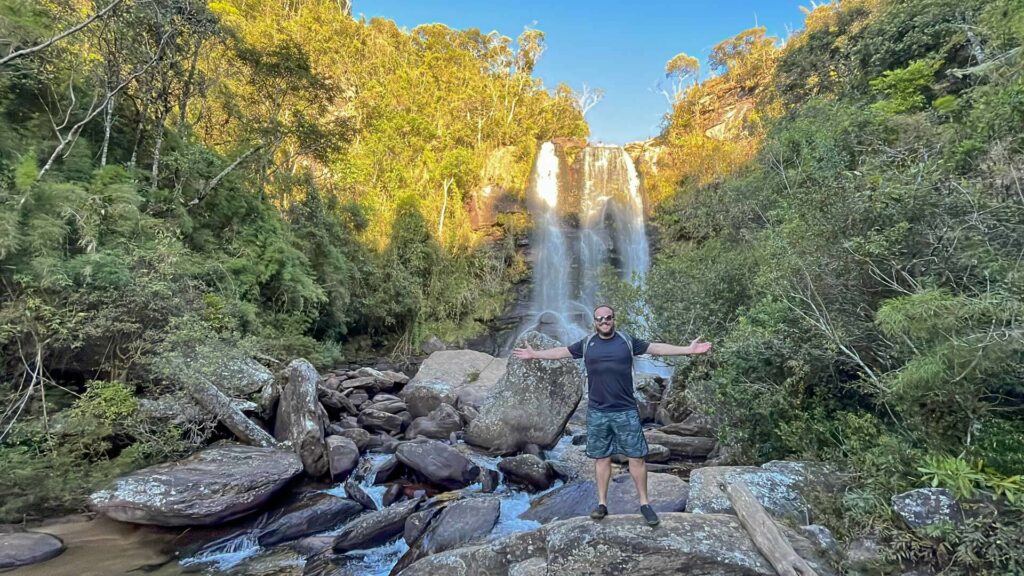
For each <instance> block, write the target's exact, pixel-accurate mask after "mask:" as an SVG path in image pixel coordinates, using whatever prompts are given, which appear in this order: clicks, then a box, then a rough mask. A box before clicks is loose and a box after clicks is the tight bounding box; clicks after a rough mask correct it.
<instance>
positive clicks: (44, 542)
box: [0, 532, 64, 570]
mask: <svg viewBox="0 0 1024 576" xmlns="http://www.w3.org/2000/svg"><path fill="white" fill-rule="evenodd" d="M62 552H64V543H63V542H61V540H60V538H57V537H56V536H51V535H49V534H43V533H42V532H8V533H6V534H0V570H8V569H11V568H17V567H18V566H27V565H29V564H35V563H37V562H42V561H44V560H49V559H50V558H53V557H55V556H59V555H60V554H61V553H62Z"/></svg>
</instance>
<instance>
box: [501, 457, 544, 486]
mask: <svg viewBox="0 0 1024 576" xmlns="http://www.w3.org/2000/svg"><path fill="white" fill-rule="evenodd" d="M498 470H500V471H501V473H502V474H504V475H505V480H506V481H507V482H510V483H512V484H519V485H521V486H525V487H526V488H528V489H529V490H533V491H541V490H547V489H548V488H549V487H550V486H551V483H552V482H553V481H554V480H555V471H554V470H552V469H551V465H550V464H548V463H547V462H545V461H543V460H541V459H540V458H538V457H536V456H534V455H533V454H520V455H519V456H513V457H511V458H503V459H502V460H501V462H498Z"/></svg>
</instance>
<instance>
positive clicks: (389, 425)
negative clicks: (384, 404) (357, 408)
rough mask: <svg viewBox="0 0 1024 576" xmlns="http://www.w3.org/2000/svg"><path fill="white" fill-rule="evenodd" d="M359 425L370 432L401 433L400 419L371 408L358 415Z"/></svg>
mask: <svg viewBox="0 0 1024 576" xmlns="http://www.w3.org/2000/svg"><path fill="white" fill-rule="evenodd" d="M358 422H359V425H360V426H362V427H363V428H365V429H367V430H369V431H370V432H387V433H388V434H398V433H399V432H401V431H402V417H401V416H397V415H395V414H389V413H387V412H382V411H380V410H374V409H373V408H366V409H364V410H363V411H362V412H360V413H359V419H358Z"/></svg>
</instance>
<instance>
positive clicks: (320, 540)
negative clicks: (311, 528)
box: [288, 536, 334, 558]
mask: <svg viewBox="0 0 1024 576" xmlns="http://www.w3.org/2000/svg"><path fill="white" fill-rule="evenodd" d="M332 544H334V536H308V537H306V538H299V539H298V540H295V541H294V542H289V543H288V547H289V548H291V549H292V550H295V551H296V552H298V553H299V555H300V556H302V557H304V558H309V557H310V556H313V555H315V554H320V553H322V552H325V551H327V550H330V549H331V545H332Z"/></svg>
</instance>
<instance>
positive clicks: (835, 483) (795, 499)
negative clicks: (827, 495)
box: [686, 460, 840, 524]
mask: <svg viewBox="0 0 1024 576" xmlns="http://www.w3.org/2000/svg"><path fill="white" fill-rule="evenodd" d="M734 482H743V483H744V484H745V485H746V486H747V488H749V489H750V492H751V493H753V495H754V497H755V498H757V501H758V502H760V503H761V505H762V506H764V509H765V510H766V511H767V512H768V513H769V514H771V515H772V516H775V517H777V518H786V517H788V518H791V519H793V520H795V521H797V522H798V523H800V524H810V523H811V522H812V521H813V514H812V511H811V509H810V507H809V506H808V504H807V502H808V501H809V500H810V499H811V498H810V496H811V493H812V492H814V491H819V492H834V491H835V490H836V489H837V488H838V487H839V485H840V482H839V479H838V477H837V475H836V474H835V473H834V472H832V471H830V470H829V469H828V468H827V467H826V466H824V465H822V464H820V463H817V462H789V461H783V460H775V461H772V462H768V463H767V464H765V465H763V466H761V467H760V468H759V467H756V466H708V467H704V468H698V469H696V470H694V471H692V472H691V473H690V499H689V501H688V502H687V503H686V511H687V512H692V513H694V514H735V513H736V511H735V510H734V509H733V507H732V503H731V502H730V501H729V495H728V494H727V493H726V492H725V488H726V486H728V485H729V484H732V483H734Z"/></svg>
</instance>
